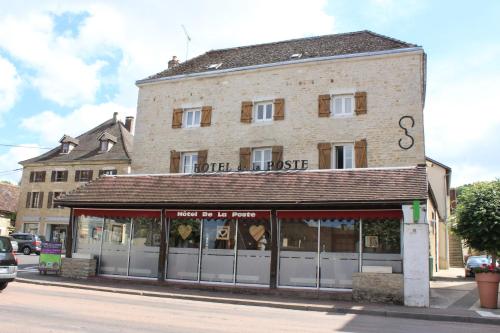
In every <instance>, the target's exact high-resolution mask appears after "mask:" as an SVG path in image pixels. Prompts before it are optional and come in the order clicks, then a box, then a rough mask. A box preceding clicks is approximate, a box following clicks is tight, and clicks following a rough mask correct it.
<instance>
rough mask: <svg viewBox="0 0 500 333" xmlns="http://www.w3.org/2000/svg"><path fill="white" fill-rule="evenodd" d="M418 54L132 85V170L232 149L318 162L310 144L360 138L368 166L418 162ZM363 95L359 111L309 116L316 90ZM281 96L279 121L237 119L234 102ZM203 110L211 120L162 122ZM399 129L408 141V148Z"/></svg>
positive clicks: (234, 157) (232, 153)
mask: <svg viewBox="0 0 500 333" xmlns="http://www.w3.org/2000/svg"><path fill="white" fill-rule="evenodd" d="M424 87H425V54H424V52H423V50H421V49H417V50H412V51H404V50H403V51H395V52H391V53H390V54H378V55H371V56H370V55H366V56H356V57H343V58H337V59H330V60H322V61H309V62H302V63H300V62H299V63H291V64H290V63H289V64H282V65H277V66H268V67H265V68H254V69H246V70H241V71H232V72H222V73H219V74H213V75H200V76H194V77H189V76H186V77H182V78H175V77H174V78H167V79H166V80H159V81H156V82H150V83H142V84H141V83H139V100H138V113H137V127H136V134H135V146H136V147H141V149H137V150H136V151H134V153H133V156H132V172H133V173H168V172H169V165H170V152H171V151H172V150H176V151H178V152H190V151H200V150H208V156H207V162H208V163H218V162H227V163H230V164H231V165H232V166H235V165H236V166H237V165H238V163H239V149H240V148H241V147H253V148H256V147H270V146H275V145H279V146H283V159H284V160H294V159H299V160H304V159H305V160H308V161H309V168H310V169H316V168H318V160H319V156H318V143H321V142H331V143H354V142H355V141H357V140H361V139H366V140H367V162H368V163H367V164H368V167H391V166H414V165H417V164H423V163H425V149H424V128H423V102H424V101H423V96H424V95H425V94H424V89H425V88H424ZM358 91H363V92H366V93H367V113H366V114H361V115H356V114H354V115H353V116H348V117H333V116H331V117H327V118H325V117H319V116H318V96H319V95H322V94H332V95H336V94H354V93H355V92H358ZM278 98H283V99H284V103H285V117H284V120H279V121H277V120H275V121H270V122H266V123H256V122H252V123H250V124H248V123H242V122H240V112H241V104H242V102H243V101H253V102H257V101H267V100H275V99H278ZM202 106H211V107H212V119H211V125H210V126H208V127H198V128H178V129H173V128H172V114H173V110H174V109H176V108H192V107H202ZM403 116H410V117H412V118H413V119H414V126H413V127H411V120H409V119H406V120H405V121H404V122H403V125H404V126H405V127H406V128H408V133H409V134H410V135H411V136H412V137H413V139H414V145H413V146H412V147H411V148H410V149H407V150H405V149H402V148H401V147H400V146H399V145H398V142H399V140H400V139H403V141H402V143H403V144H404V145H406V144H408V143H409V140H410V139H409V138H408V137H407V136H405V132H404V130H403V129H402V128H401V127H400V126H399V121H400V118H401V117H403Z"/></svg>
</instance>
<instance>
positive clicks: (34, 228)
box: [24, 223, 38, 235]
mask: <svg viewBox="0 0 500 333" xmlns="http://www.w3.org/2000/svg"><path fill="white" fill-rule="evenodd" d="M24 232H29V233H30V234H33V235H36V234H38V223H25V224H24Z"/></svg>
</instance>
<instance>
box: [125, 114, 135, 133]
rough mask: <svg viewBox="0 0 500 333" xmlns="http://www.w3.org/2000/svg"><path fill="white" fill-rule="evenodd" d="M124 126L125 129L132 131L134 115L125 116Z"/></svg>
mask: <svg viewBox="0 0 500 333" xmlns="http://www.w3.org/2000/svg"><path fill="white" fill-rule="evenodd" d="M125 128H126V129H127V131H129V132H130V133H132V130H133V129H134V117H131V116H129V117H126V118H125Z"/></svg>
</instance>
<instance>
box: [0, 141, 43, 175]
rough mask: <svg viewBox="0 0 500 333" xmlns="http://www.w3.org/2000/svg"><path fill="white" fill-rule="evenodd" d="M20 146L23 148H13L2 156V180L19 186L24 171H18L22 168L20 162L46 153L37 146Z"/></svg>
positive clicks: (0, 171)
mask: <svg viewBox="0 0 500 333" xmlns="http://www.w3.org/2000/svg"><path fill="white" fill-rule="evenodd" d="M20 146H22V147H12V148H10V149H9V150H7V151H6V152H5V153H4V154H1V155H0V180H8V181H10V182H13V183H15V184H17V182H18V181H19V180H21V175H22V171H21V170H17V169H20V168H22V166H21V165H19V164H18V162H20V161H24V160H27V159H29V158H32V157H35V156H38V155H40V154H42V153H44V152H45V150H42V149H40V148H39V147H38V145H37V144H33V143H32V144H30V143H27V144H22V145H20ZM14 170H16V171H14Z"/></svg>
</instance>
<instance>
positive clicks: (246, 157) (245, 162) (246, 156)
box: [240, 148, 252, 170]
mask: <svg viewBox="0 0 500 333" xmlns="http://www.w3.org/2000/svg"><path fill="white" fill-rule="evenodd" d="M251 155H252V149H251V148H240V168H241V169H242V170H250V159H251Z"/></svg>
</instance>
